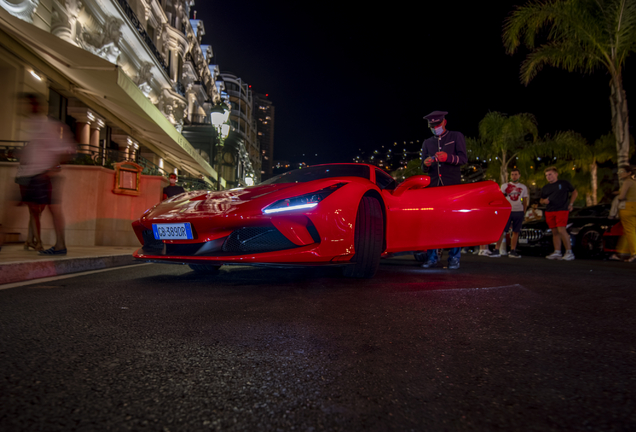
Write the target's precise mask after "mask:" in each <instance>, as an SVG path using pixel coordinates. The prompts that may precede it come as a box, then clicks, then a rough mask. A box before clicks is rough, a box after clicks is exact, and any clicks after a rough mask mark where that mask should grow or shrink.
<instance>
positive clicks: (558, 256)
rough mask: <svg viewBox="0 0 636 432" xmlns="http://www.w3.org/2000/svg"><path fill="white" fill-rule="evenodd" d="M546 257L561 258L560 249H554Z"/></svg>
mask: <svg viewBox="0 0 636 432" xmlns="http://www.w3.org/2000/svg"><path fill="white" fill-rule="evenodd" d="M546 258H547V259H554V260H560V259H563V256H562V255H561V251H554V252H552V253H551V254H550V255H548V256H547V257H546Z"/></svg>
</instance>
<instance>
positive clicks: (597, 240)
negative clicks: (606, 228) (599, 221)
mask: <svg viewBox="0 0 636 432" xmlns="http://www.w3.org/2000/svg"><path fill="white" fill-rule="evenodd" d="M576 237H577V238H576V240H577V245H578V246H577V248H576V249H577V253H576V254H577V255H580V256H581V257H583V258H594V257H597V256H602V254H603V235H602V234H601V233H600V232H599V231H598V230H596V229H589V230H586V231H583V232H582V233H579V235H577V236H576Z"/></svg>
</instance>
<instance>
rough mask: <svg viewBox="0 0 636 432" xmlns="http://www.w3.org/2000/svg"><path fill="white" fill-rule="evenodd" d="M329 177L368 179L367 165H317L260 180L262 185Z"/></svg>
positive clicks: (301, 181) (304, 181)
mask: <svg viewBox="0 0 636 432" xmlns="http://www.w3.org/2000/svg"><path fill="white" fill-rule="evenodd" d="M331 177H362V178H364V179H367V180H370V177H371V174H370V171H369V167H368V166H366V165H357V164H338V165H319V166H313V167H308V168H302V169H297V170H294V171H289V172H286V173H284V174H281V175H278V176H276V177H272V178H271V179H269V180H265V181H264V182H262V183H261V184H262V185H266V184H275V183H306V182H310V181H312V180H320V179H326V178H331Z"/></svg>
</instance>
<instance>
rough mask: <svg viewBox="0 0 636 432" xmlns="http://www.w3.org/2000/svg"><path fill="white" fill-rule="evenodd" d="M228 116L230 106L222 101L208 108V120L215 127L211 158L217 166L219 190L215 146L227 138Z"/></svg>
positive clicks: (219, 173) (219, 188)
mask: <svg viewBox="0 0 636 432" xmlns="http://www.w3.org/2000/svg"><path fill="white" fill-rule="evenodd" d="M229 117H230V108H229V107H228V106H227V105H226V104H225V103H224V102H221V103H218V104H216V105H215V106H214V107H213V108H212V109H211V110H210V121H211V122H212V126H214V128H215V129H216V136H215V139H214V148H213V155H212V160H213V161H214V165H215V168H218V169H217V171H216V176H217V179H216V184H217V190H221V170H220V164H217V159H218V154H217V153H218V150H217V147H221V146H223V140H225V138H227V136H228V134H229V133H230V125H229V124H227V120H228V118H229Z"/></svg>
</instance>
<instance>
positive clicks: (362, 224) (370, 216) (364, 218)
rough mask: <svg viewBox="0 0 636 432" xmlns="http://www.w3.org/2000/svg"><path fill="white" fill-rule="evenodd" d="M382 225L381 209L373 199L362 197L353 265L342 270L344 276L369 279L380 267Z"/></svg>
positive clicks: (357, 217) (357, 218)
mask: <svg viewBox="0 0 636 432" xmlns="http://www.w3.org/2000/svg"><path fill="white" fill-rule="evenodd" d="M383 237H384V223H383V220H382V207H381V205H380V202H379V201H378V200H376V199H375V198H371V197H363V198H362V201H360V205H359V207H358V214H357V216H356V228H355V239H354V247H355V255H354V256H353V259H352V260H353V261H355V264H351V265H348V266H347V267H345V268H344V271H343V273H344V275H345V276H346V277H353V278H371V277H373V276H374V275H375V272H376V271H377V270H378V267H380V255H382V240H383Z"/></svg>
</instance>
